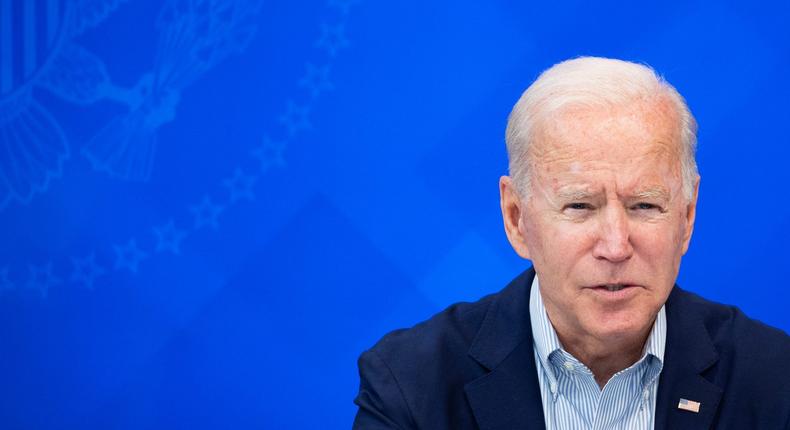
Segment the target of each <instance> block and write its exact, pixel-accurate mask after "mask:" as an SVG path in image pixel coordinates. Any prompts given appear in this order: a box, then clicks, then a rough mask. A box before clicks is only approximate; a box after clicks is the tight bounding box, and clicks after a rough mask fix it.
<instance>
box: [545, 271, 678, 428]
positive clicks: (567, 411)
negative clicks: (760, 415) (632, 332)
mask: <svg viewBox="0 0 790 430" xmlns="http://www.w3.org/2000/svg"><path fill="white" fill-rule="evenodd" d="M529 312H530V319H531V323H532V336H533V337H534V339H535V344H534V350H535V364H536V366H535V367H537V370H538V382H539V383H540V392H541V397H542V400H543V415H544V417H545V418H546V429H548V430H554V429H557V430H563V429H572V430H578V429H596V430H597V429H629V430H630V429H653V427H654V425H655V416H656V414H655V410H656V392H657V391H658V376H659V374H660V373H661V369H662V368H663V365H664V345H665V340H666V332H667V329H666V327H667V323H666V312H665V310H664V307H663V306H662V307H661V310H660V311H659V312H658V316H657V317H656V321H655V323H654V324H653V328H652V330H651V331H650V335H649V336H648V338H647V342H646V343H645V348H644V352H643V353H642V357H641V358H640V359H639V361H637V362H636V363H634V364H633V365H632V366H630V367H628V368H627V369H624V370H621V371H620V372H617V373H616V374H615V375H614V376H612V378H611V379H610V380H609V381H608V382H607V383H606V385H605V386H604V388H603V390H601V389H600V388H599V387H598V383H597V382H595V378H594V377H593V374H592V372H591V371H590V369H588V368H587V366H585V365H584V364H583V363H582V362H580V361H579V360H577V359H576V358H575V357H573V356H572V355H571V354H569V353H568V352H567V351H565V350H564V349H563V348H562V345H561V344H560V341H559V338H558V337H557V332H556V331H554V327H552V325H551V322H550V321H549V318H548V316H547V315H546V308H545V307H544V306H543V299H542V297H541V294H540V289H539V283H538V277H537V276H535V280H534V281H532V291H531V293H530V297H529Z"/></svg>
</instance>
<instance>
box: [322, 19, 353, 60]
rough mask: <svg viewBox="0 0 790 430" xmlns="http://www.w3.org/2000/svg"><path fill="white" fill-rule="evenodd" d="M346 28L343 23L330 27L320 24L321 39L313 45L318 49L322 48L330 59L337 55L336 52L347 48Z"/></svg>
mask: <svg viewBox="0 0 790 430" xmlns="http://www.w3.org/2000/svg"><path fill="white" fill-rule="evenodd" d="M345 33H346V27H345V25H344V24H343V23H338V24H335V25H330V24H327V23H322V24H321V37H319V38H318V41H317V42H316V43H315V44H316V46H318V47H319V48H323V49H324V50H325V51H326V53H327V54H329V56H330V57H334V56H335V55H337V52H338V51H340V50H341V49H343V48H345V47H347V46H348V39H347V38H346V34H345Z"/></svg>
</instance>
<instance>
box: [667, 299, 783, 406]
mask: <svg viewBox="0 0 790 430" xmlns="http://www.w3.org/2000/svg"><path fill="white" fill-rule="evenodd" d="M679 294H680V297H679V299H681V300H680V301H681V302H683V304H682V306H683V309H682V310H683V312H688V313H691V314H693V315H696V316H697V317H698V318H699V319H700V320H701V322H702V324H703V325H704V327H705V330H706V331H707V333H708V335H709V337H710V339H711V342H712V344H713V346H714V348H715V350H716V353H717V355H718V357H717V358H718V361H717V362H716V364H715V365H714V366H713V367H711V368H710V369H709V370H708V372H707V375H708V377H709V378H711V379H712V382H715V383H717V384H718V385H719V386H722V387H726V389H727V391H729V392H730V393H733V392H735V393H738V394H737V396H738V397H739V398H740V400H741V401H742V402H745V403H748V404H753V406H754V408H755V409H758V408H764V407H769V408H779V409H781V410H783V411H784V412H783V413H787V412H790V336H788V335H787V333H785V332H784V331H782V330H780V329H778V328H775V327H771V326H769V325H767V324H764V323H762V322H760V321H758V320H755V319H752V318H750V317H748V316H747V315H746V314H744V313H743V312H742V311H741V310H740V309H738V308H737V307H735V306H729V305H723V304H720V303H715V302H712V301H709V300H706V299H703V298H702V297H700V296H698V295H696V294H693V293H690V292H687V291H682V290H681V291H679ZM668 323H670V322H669V321H668ZM777 402H779V403H777ZM773 411H774V412H778V410H777V409H773ZM766 412H767V411H766Z"/></svg>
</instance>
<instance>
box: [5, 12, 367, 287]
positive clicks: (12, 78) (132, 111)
mask: <svg viewBox="0 0 790 430" xmlns="http://www.w3.org/2000/svg"><path fill="white" fill-rule="evenodd" d="M143 3H145V2H135V0H71V1H68V0H0V215H6V214H9V213H10V212H13V211H15V210H21V209H24V208H27V207H31V205H33V203H34V202H38V201H40V200H46V199H51V200H52V201H49V200H46V201H45V202H42V206H45V207H50V208H53V207H54V208H57V206H52V205H55V204H56V202H57V201H62V198H63V197H62V196H61V195H59V194H58V195H55V194H56V192H54V191H52V189H53V185H54V184H59V185H58V186H59V187H60V184H63V187H64V188H68V185H67V184H68V183H69V181H70V180H71V179H72V178H71V177H70V176H69V175H70V172H74V171H76V172H78V173H79V174H80V175H81V177H84V176H85V175H86V174H87V173H84V172H92V173H91V175H92V176H91V178H92V179H91V180H92V181H94V182H95V181H101V180H103V181H105V182H106V183H107V184H123V183H127V184H147V183H149V182H150V181H151V177H152V172H153V171H154V170H155V168H156V166H157V148H158V146H159V145H160V141H161V140H162V137H161V133H162V130H163V127H164V126H165V125H167V124H169V123H173V122H174V121H175V120H176V119H177V118H178V115H179V111H180V110H181V109H182V108H183V106H181V105H182V102H183V99H184V94H185V92H187V90H188V89H190V87H193V86H195V85H197V84H198V83H199V82H200V81H201V80H203V79H204V78H205V76H206V75H207V74H208V73H210V72H212V70H213V69H215V68H216V67H217V66H218V65H219V64H221V63H223V62H224V61H226V60H227V59H229V58H231V57H233V56H238V55H241V54H243V53H244V52H245V50H246V49H247V48H248V46H249V45H250V43H251V42H252V41H253V39H254V38H255V37H256V32H257V30H258V26H259V23H260V19H259V18H260V16H261V13H262V11H261V1H260V0H166V1H163V2H147V3H145V4H143ZM353 3H354V1H353V0H330V1H329V2H328V4H326V5H325V7H326V8H327V14H326V17H327V19H321V20H320V21H319V22H316V27H317V28H316V29H315V33H316V34H317V36H316V40H314V41H313V43H312V44H311V49H313V50H314V51H315V52H309V53H310V55H309V56H308V58H306V59H305V61H304V62H303V66H304V67H303V70H304V74H303V75H302V76H297V77H296V79H294V84H295V85H294V87H295V88H297V89H298V91H299V93H298V94H294V95H292V96H286V97H285V98H284V99H283V100H282V101H281V106H282V110H281V112H280V113H278V114H274V115H273V118H272V119H273V121H271V124H274V125H275V126H276V127H275V129H272V128H271V126H268V127H269V128H267V129H263V130H260V132H259V136H260V138H259V139H258V140H257V141H255V142H250V148H249V149H247V150H246V151H244V153H245V154H246V157H248V158H251V159H252V163H253V165H257V166H258V169H257V170H255V169H251V168H250V166H249V165H248V164H249V163H247V164H244V163H242V162H241V161H239V163H237V164H238V165H237V166H233V167H232V168H231V169H230V171H228V172H227V173H226V174H225V175H224V176H223V177H222V178H219V179H218V180H217V182H218V184H219V185H220V188H222V189H224V190H225V192H222V193H219V194H218V193H217V192H216V191H211V190H190V191H193V193H192V194H194V195H192V196H191V197H189V200H190V201H188V202H186V203H185V204H184V206H183V208H182V210H181V211H178V212H175V213H172V214H170V215H167V216H164V217H161V218H160V219H158V220H156V221H155V222H153V223H152V225H149V226H148V227H147V228H144V229H142V230H140V229H138V231H129V232H126V231H124V232H123V235H124V237H121V238H119V237H115V236H118V235H119V234H115V235H114V236H107V239H105V242H104V243H102V242H101V241H92V242H90V243H91V244H92V246H91V247H90V248H89V249H87V248H86V247H85V246H82V247H80V248H79V249H78V250H69V249H68V246H65V245H64V246H57V247H56V246H51V247H48V246H41V245H40V244H39V246H30V247H29V248H35V249H34V251H35V252H32V251H31V252H30V253H29V255H28V254H26V253H25V252H15V253H11V254H9V255H11V256H12V257H13V258H9V256H8V255H6V256H4V257H3V258H4V259H6V260H13V259H16V261H0V293H1V292H4V291H11V290H14V289H18V288H19V287H27V289H28V290H32V291H36V292H39V293H40V295H41V296H42V297H46V296H47V294H48V292H49V290H50V288H51V287H52V286H54V285H81V286H84V287H87V288H90V289H92V288H94V286H95V285H96V283H97V278H101V277H102V276H105V275H108V274H110V273H111V272H113V271H118V272H122V273H127V274H136V273H137V272H138V270H139V268H140V265H141V264H142V263H143V262H144V261H147V260H148V259H151V258H153V257H155V256H156V255H159V254H161V253H170V254H172V255H178V254H180V252H181V250H182V245H183V244H182V241H183V240H184V239H185V238H187V237H189V235H190V234H192V233H194V232H196V231H197V230H203V229H206V228H208V229H207V230H206V231H212V230H216V229H217V228H218V226H219V219H220V218H219V217H220V216H221V215H222V214H224V213H225V211H227V210H229V209H230V208H231V207H233V206H234V205H238V204H240V203H242V202H243V201H251V200H253V199H254V197H255V195H254V188H255V186H256V184H259V183H260V177H261V175H263V174H265V173H266V172H267V171H269V170H271V169H273V168H282V167H284V166H285V165H286V163H285V158H284V153H285V149H286V148H287V147H288V146H289V145H290V142H291V140H293V139H294V137H295V136H297V135H298V134H300V133H302V132H304V131H306V130H309V129H311V123H310V120H309V116H310V115H311V114H312V111H313V107H314V103H315V101H316V99H317V98H318V97H319V95H320V94H322V93H324V92H326V91H328V90H331V89H333V86H332V83H331V82H330V79H329V73H330V70H331V63H332V62H333V61H334V60H335V58H336V57H337V54H338V52H339V51H340V50H342V49H343V48H346V47H347V46H348V44H349V42H348V39H347V38H346V37H345V22H346V19H347V17H348V12H349V8H350V6H351V5H352V4H353ZM138 6H139V7H138ZM136 7H138V8H137V9H135V8H136ZM140 7H145V8H147V9H145V10H144V12H142V13H141V12H140V10H141V9H140ZM108 23H114V24H113V25H109V24H108ZM119 23H120V24H125V23H131V26H130V27H129V28H134V29H135V30H137V28H138V27H139V28H140V29H141V30H140V31H139V33H140V34H136V35H124V36H123V37H125V38H126V39H127V40H129V41H131V42H132V43H133V45H131V46H132V48H133V51H135V52H136V54H135V55H132V54H131V53H130V54H129V56H128V58H129V59H130V60H129V61H127V62H126V63H123V66H124V67H121V66H118V65H117V63H118V62H119V61H120V60H123V61H126V60H127V58H126V57H127V56H126V55H125V53H123V52H119V50H117V49H113V50H110V51H107V50H104V51H103V50H102V49H100V48H101V47H99V49H97V47H96V45H97V44H96V43H93V44H91V43H90V41H91V40H94V41H95V40H96V39H97V37H98V38H101V37H102V36H101V35H102V34H106V33H108V32H111V31H110V30H112V28H113V27H114V26H117V25H118V24H119ZM149 29H150V31H149ZM97 35H99V36H97ZM114 37H120V36H117V35H116V36H114ZM86 41H87V42H86ZM119 41H120V39H119ZM106 45H107V46H110V47H112V48H115V46H114V45H113V43H112V39H110V40H109V42H108V43H106ZM127 48H128V47H127ZM108 52H109V53H108ZM140 53H143V54H140ZM119 59H120V60H119ZM119 71H120V72H119ZM97 113H99V114H97ZM75 129H79V130H78V131H79V132H75V131H74V130H75ZM170 139H173V140H174V144H176V145H178V144H183V141H182V140H181V139H180V138H179V137H178V136H175V137H173V136H170ZM163 143H164V144H168V145H169V144H170V143H171V142H169V141H167V142H163ZM220 143H221V142H217V144H218V145H219V144H220ZM102 178H103V179H102ZM58 192H61V191H58ZM86 192H89V191H87V190H86ZM48 194H49V195H48ZM113 204H114V203H113ZM120 209H121V210H124V209H123V208H120ZM36 210H39V209H36ZM125 210H126V211H127V212H129V211H134V210H135V209H134V207H129V208H127V209H125ZM47 216H50V214H44V215H42V216H38V217H33V218H34V219H30V220H28V221H29V222H30V223H47V222H52V223H56V222H57V219H47V218H46V217H47ZM53 216H54V215H53ZM117 216H120V215H117ZM185 217H186V218H188V219H189V218H191V222H190V221H185V220H184V218H185ZM86 225H89V224H86ZM86 231H88V230H86ZM119 231H120V227H119V230H118V231H115V232H113V233H118V232H119ZM88 232H89V231H88ZM53 243H54V242H53ZM20 244H24V243H20ZM23 248H24V247H23ZM47 248H51V249H47ZM25 259H26V260H25Z"/></svg>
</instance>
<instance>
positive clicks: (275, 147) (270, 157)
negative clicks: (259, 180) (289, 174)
mask: <svg viewBox="0 0 790 430" xmlns="http://www.w3.org/2000/svg"><path fill="white" fill-rule="evenodd" d="M284 151H285V142H278V141H274V140H272V139H271V138H269V136H263V143H261V145H260V146H259V147H257V148H255V149H253V150H252V156H253V157H255V158H257V159H258V160H260V164H261V173H264V172H266V171H267V170H269V168H271V167H273V166H277V167H283V166H285V159H284V158H283V152H284Z"/></svg>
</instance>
